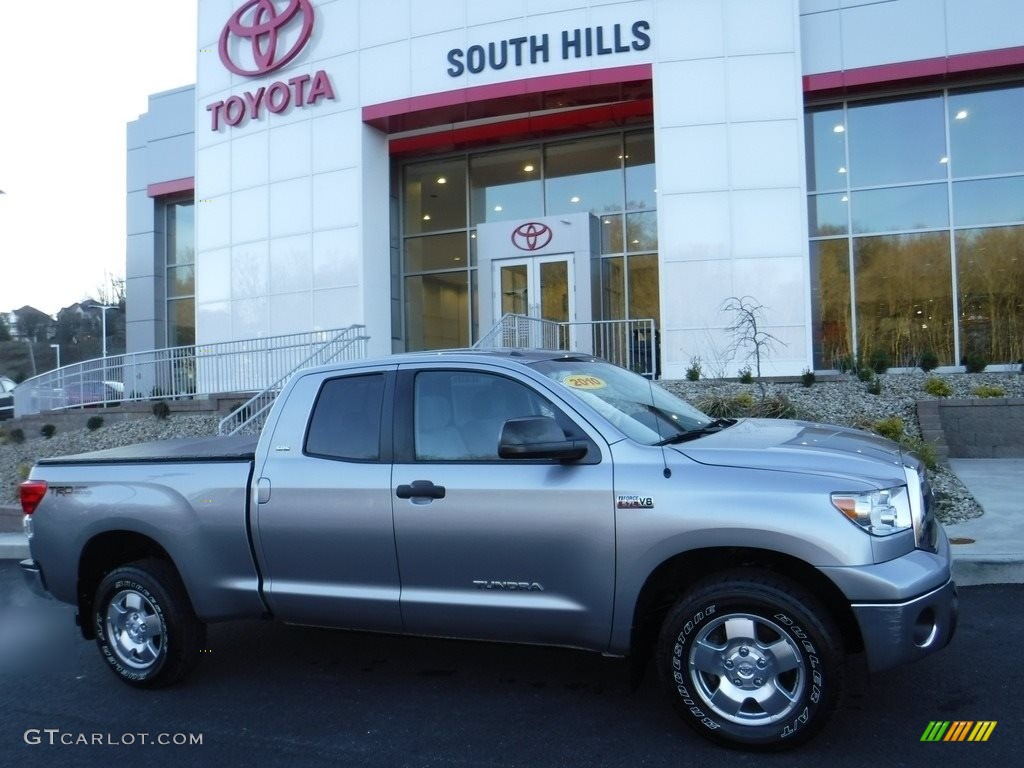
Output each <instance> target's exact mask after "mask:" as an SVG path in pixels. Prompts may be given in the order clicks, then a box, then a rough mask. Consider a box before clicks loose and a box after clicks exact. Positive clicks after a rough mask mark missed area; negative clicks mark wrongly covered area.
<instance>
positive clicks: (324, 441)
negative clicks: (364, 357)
mask: <svg viewBox="0 0 1024 768" xmlns="http://www.w3.org/2000/svg"><path fill="white" fill-rule="evenodd" d="M383 403H384V374H382V373H374V374H368V375H364V376H346V377H344V378H340V379H330V380H328V381H325V382H324V384H323V386H322V387H321V388H320V394H319V395H318V396H317V399H316V405H314V406H313V415H312V417H311V418H310V421H309V430H308V432H307V433H306V446H305V452H306V453H307V454H311V455H314V456H324V457H326V458H331V459H348V460H354V461H376V460H377V459H379V458H380V418H381V408H382V406H383Z"/></svg>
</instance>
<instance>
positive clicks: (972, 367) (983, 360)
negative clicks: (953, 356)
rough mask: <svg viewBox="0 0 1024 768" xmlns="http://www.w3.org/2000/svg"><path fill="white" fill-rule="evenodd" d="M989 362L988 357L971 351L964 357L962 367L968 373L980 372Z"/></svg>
mask: <svg viewBox="0 0 1024 768" xmlns="http://www.w3.org/2000/svg"><path fill="white" fill-rule="evenodd" d="M988 363H989V360H988V358H987V357H986V356H985V355H983V354H981V353H980V352H972V353H971V354H969V355H967V357H965V358H964V369H965V370H966V371H967V372H968V373H981V372H982V371H984V370H985V366H987V365H988Z"/></svg>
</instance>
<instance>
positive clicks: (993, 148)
mask: <svg viewBox="0 0 1024 768" xmlns="http://www.w3.org/2000/svg"><path fill="white" fill-rule="evenodd" d="M1021 115H1024V86H1017V87H1014V88H998V89H993V90H982V91H970V92H960V93H951V94H950V96H949V146H950V155H951V157H950V159H949V160H950V168H951V171H952V173H953V176H954V177H956V178H962V177H964V176H984V175H987V174H998V173H1019V172H1021V171H1024V130H1022V129H1021Z"/></svg>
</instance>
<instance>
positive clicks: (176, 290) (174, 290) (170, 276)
mask: <svg viewBox="0 0 1024 768" xmlns="http://www.w3.org/2000/svg"><path fill="white" fill-rule="evenodd" d="M195 292H196V278H195V267H171V268H170V269H168V270H167V295H168V297H173V296H192V295H193V294H194V293H195Z"/></svg>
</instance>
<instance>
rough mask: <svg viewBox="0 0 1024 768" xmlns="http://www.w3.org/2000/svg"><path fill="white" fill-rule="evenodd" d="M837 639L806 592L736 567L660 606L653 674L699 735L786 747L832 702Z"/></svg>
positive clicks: (838, 665)
mask: <svg viewBox="0 0 1024 768" xmlns="http://www.w3.org/2000/svg"><path fill="white" fill-rule="evenodd" d="M839 637H840V636H839V633H838V630H837V629H836V627H835V624H834V622H833V621H832V618H831V616H830V615H829V614H828V612H827V611H826V610H825V609H824V608H823V607H822V605H821V604H820V602H819V601H818V600H816V599H815V598H814V597H813V596H812V595H811V594H810V593H809V592H807V591H806V590H804V589H802V588H801V587H799V586H798V585H797V584H795V583H793V582H792V581H790V580H788V579H785V578H783V577H780V576H777V575H775V574H772V573H768V572H766V571H761V570H756V569H737V570H735V571H730V572H727V573H723V574H719V575H716V576H714V577H712V578H709V579H707V580H705V581H703V582H701V583H699V584H697V585H695V586H694V588H693V589H691V590H690V591H689V592H687V593H686V594H685V595H684V596H683V597H682V598H681V599H680V600H679V602H677V603H676V604H675V606H674V607H673V608H672V609H671V610H670V611H669V613H668V616H667V617H666V618H665V622H664V624H663V625H662V628H661V635H660V637H659V640H658V650H657V663H658V675H659V677H660V678H661V681H662V683H663V684H664V685H666V687H667V688H668V689H669V694H670V696H671V697H672V703H673V705H674V706H675V708H676V711H677V712H678V713H679V715H680V717H682V719H683V720H684V721H686V723H687V724H689V725H690V726H691V727H692V728H694V729H695V730H696V731H697V732H698V733H700V734H701V735H702V736H704V737H705V738H708V739H710V740H712V741H715V742H718V743H720V744H725V745H728V746H731V747H739V748H742V749H750V750H762V751H765V750H767V751H772V750H782V749H789V748H791V747H795V746H796V745H798V744H801V743H803V742H805V741H807V739H809V738H810V737H811V736H813V735H814V734H815V733H817V731H818V730H820V729H821V728H822V726H824V725H825V723H826V722H827V721H828V719H829V717H831V715H832V712H833V711H834V710H835V708H836V706H837V705H838V703H839V699H840V697H841V695H842V688H843V673H844V661H845V659H844V656H843V651H842V649H841V646H840V643H839Z"/></svg>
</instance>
